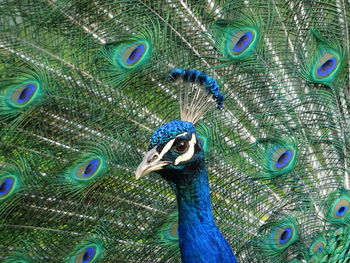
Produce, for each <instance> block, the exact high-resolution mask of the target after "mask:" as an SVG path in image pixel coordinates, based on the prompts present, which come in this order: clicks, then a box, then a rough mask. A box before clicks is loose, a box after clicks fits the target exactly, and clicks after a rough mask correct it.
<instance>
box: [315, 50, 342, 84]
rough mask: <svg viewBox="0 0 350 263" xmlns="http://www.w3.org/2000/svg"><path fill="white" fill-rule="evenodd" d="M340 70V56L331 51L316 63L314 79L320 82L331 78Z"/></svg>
mask: <svg viewBox="0 0 350 263" xmlns="http://www.w3.org/2000/svg"><path fill="white" fill-rule="evenodd" d="M338 68H339V56H338V55H337V54H335V53H334V52H331V51H328V52H325V53H324V54H323V55H321V56H320V58H319V59H318V60H317V61H316V63H315V69H314V77H315V78H316V79H319V80H322V79H327V78H331V77H332V76H333V75H334V74H336V72H337V69H338Z"/></svg>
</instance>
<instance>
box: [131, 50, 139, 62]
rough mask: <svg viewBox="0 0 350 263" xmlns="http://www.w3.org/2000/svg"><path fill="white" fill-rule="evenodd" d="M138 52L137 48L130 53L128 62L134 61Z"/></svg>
mask: <svg viewBox="0 0 350 263" xmlns="http://www.w3.org/2000/svg"><path fill="white" fill-rule="evenodd" d="M139 50H140V48H139V47H137V48H135V49H134V50H133V51H132V52H131V54H130V56H129V60H134V59H135V57H136V55H137V53H138V52H139Z"/></svg>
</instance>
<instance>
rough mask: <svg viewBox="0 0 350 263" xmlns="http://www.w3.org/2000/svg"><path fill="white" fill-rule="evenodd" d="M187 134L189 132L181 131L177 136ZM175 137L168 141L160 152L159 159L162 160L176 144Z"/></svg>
mask: <svg viewBox="0 0 350 263" xmlns="http://www.w3.org/2000/svg"><path fill="white" fill-rule="evenodd" d="M186 134H187V132H184V133H181V134H179V135H177V136H176V138H177V137H180V136H185V135H186ZM176 138H175V139H176ZM175 139H172V140H170V141H168V143H167V144H166V145H165V146H164V148H163V150H162V151H161V153H160V154H159V157H158V158H157V160H161V159H162V158H163V156H164V154H166V153H167V152H168V151H169V150H170V148H171V147H172V146H173V144H174V141H175Z"/></svg>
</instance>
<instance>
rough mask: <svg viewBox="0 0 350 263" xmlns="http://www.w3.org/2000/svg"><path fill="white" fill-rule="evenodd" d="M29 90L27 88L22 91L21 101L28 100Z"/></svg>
mask: <svg viewBox="0 0 350 263" xmlns="http://www.w3.org/2000/svg"><path fill="white" fill-rule="evenodd" d="M28 91H29V88H25V89H23V90H22V92H21V94H20V95H19V99H20V100H24V99H26V98H27V95H28Z"/></svg>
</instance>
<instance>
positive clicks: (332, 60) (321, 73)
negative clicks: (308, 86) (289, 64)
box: [301, 29, 346, 86]
mask: <svg viewBox="0 0 350 263" xmlns="http://www.w3.org/2000/svg"><path fill="white" fill-rule="evenodd" d="M310 35H311V38H310V39H311V40H310V44H309V45H308V49H307V54H306V55H305V57H304V58H303V59H301V61H303V63H304V65H303V66H302V72H301V76H302V77H303V78H304V79H306V80H307V81H309V82H315V83H321V84H324V85H327V86H332V83H333V82H334V81H335V80H336V77H337V76H338V74H339V72H340V71H341V68H343V67H344V61H345V60H346V59H345V53H344V51H343V49H342V48H341V47H340V45H339V43H337V42H333V41H329V40H326V39H324V38H323V37H322V36H321V34H320V32H319V31H318V30H315V29H313V30H311V33H310Z"/></svg>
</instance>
